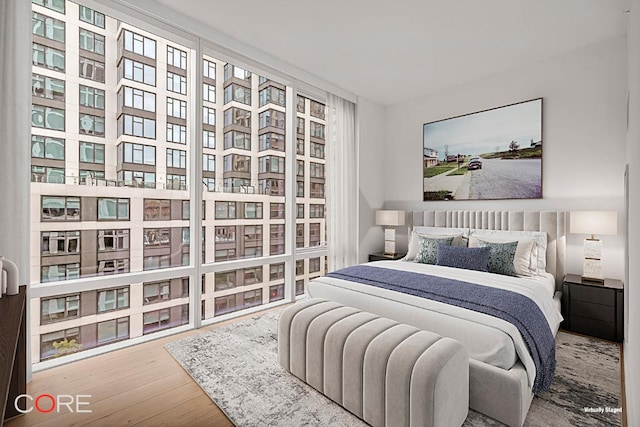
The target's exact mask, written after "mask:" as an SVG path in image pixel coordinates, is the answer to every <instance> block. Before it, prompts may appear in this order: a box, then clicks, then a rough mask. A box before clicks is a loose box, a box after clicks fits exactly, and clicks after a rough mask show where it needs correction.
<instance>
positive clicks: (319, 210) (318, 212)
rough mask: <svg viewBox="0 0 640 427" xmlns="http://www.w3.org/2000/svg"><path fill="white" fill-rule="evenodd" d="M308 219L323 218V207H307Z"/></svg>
mask: <svg viewBox="0 0 640 427" xmlns="http://www.w3.org/2000/svg"><path fill="white" fill-rule="evenodd" d="M309 218H324V205H309Z"/></svg>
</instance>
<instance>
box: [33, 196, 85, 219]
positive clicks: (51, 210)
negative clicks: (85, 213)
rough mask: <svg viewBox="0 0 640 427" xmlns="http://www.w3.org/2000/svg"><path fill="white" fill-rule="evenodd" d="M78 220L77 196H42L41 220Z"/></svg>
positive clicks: (78, 204)
mask: <svg viewBox="0 0 640 427" xmlns="http://www.w3.org/2000/svg"><path fill="white" fill-rule="evenodd" d="M79 220H80V198H79V197H64V196H42V221H79Z"/></svg>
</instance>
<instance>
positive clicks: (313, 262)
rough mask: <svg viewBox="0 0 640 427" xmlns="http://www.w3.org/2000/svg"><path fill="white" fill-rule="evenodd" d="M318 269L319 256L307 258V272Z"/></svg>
mask: <svg viewBox="0 0 640 427" xmlns="http://www.w3.org/2000/svg"><path fill="white" fill-rule="evenodd" d="M318 271H320V257H318V258H309V274H311V273H317V272H318Z"/></svg>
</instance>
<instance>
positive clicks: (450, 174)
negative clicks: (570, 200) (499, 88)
mask: <svg viewBox="0 0 640 427" xmlns="http://www.w3.org/2000/svg"><path fill="white" fill-rule="evenodd" d="M423 135H424V146H423V148H424V151H423V183H424V184H423V187H424V198H423V200H424V201H429V200H500V199H540V198H542V98H537V99H533V100H530V101H524V102H519V103H516V104H510V105H505V106H503V107H497V108H492V109H490V110H484V111H479V112H476V113H471V114H465V115H463V116H458V117H452V118H450V119H444V120H438V121H436V122H431V123H425V124H424V126H423Z"/></svg>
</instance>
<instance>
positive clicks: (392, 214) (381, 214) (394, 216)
mask: <svg viewBox="0 0 640 427" xmlns="http://www.w3.org/2000/svg"><path fill="white" fill-rule="evenodd" d="M404 218H405V212H404V211H376V225H388V226H398V225H404Z"/></svg>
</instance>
